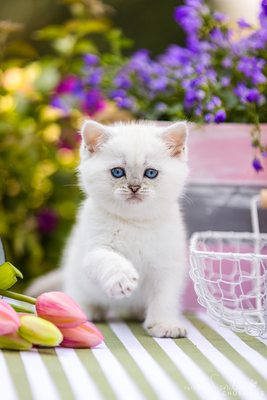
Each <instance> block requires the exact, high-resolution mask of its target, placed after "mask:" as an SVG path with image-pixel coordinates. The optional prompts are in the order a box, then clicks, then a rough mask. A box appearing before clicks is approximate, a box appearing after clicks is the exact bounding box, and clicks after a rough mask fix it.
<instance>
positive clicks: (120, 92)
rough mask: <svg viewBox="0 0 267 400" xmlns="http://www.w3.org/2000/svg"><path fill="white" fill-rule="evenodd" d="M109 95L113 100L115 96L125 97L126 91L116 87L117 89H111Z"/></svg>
mask: <svg viewBox="0 0 267 400" xmlns="http://www.w3.org/2000/svg"><path fill="white" fill-rule="evenodd" d="M109 95H110V98H111V99H113V100H114V99H116V98H124V97H126V92H125V90H123V89H117V90H112V91H111V92H110V94H109Z"/></svg>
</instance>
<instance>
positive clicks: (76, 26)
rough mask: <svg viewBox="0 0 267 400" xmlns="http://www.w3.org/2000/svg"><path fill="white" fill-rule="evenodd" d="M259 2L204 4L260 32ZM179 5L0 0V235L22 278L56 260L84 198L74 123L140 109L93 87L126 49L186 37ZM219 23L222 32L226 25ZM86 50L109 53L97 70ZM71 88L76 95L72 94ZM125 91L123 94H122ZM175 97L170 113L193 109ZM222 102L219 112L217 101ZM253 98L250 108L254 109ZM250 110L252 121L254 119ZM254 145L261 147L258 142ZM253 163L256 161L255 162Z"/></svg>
mask: <svg viewBox="0 0 267 400" xmlns="http://www.w3.org/2000/svg"><path fill="white" fill-rule="evenodd" d="M190 1H191V3H192V4H193V3H194V0H188V1H187V3H190ZM195 2H196V3H197V0H195ZM261 3H262V1H261V0H234V1H233V0H210V1H209V2H208V5H209V6H212V7H213V8H214V10H215V11H216V12H218V13H226V14H227V15H228V16H229V21H228V22H227V23H228V27H233V28H234V29H236V26H237V24H236V20H237V19H240V18H245V20H246V21H247V23H248V24H250V25H251V26H253V30H254V31H255V30H257V29H258V28H259V27H260V25H259V20H258V15H259V12H260V8H261ZM182 4H184V3H183V1H182V0H168V1H165V2H163V1H161V0H127V1H125V0H105V2H101V1H100V0H65V1H55V0H9V1H5V0H0V18H1V21H0V79H1V87H0V235H1V236H2V238H3V241H4V245H5V248H6V253H7V259H8V261H10V262H11V263H13V264H14V265H15V266H16V267H17V268H19V269H20V270H21V271H22V272H23V274H24V278H25V279H24V283H26V282H27V281H28V280H30V279H32V278H34V277H36V276H38V275H40V274H42V273H44V272H46V271H49V270H51V269H53V268H55V267H56V266H57V265H58V262H59V258H60V255H61V251H62V247H63V246H64V243H65V241H66V238H67V236H68V233H69V231H70V229H71V226H72V225H73V223H74V220H75V215H76V210H77V207H78V205H79V203H80V201H81V199H82V198H83V195H82V193H81V192H80V190H79V189H78V186H77V178H76V175H75V168H76V167H77V165H78V161H79V156H78V148H79V141H80V138H79V135H78V134H77V133H76V132H77V131H78V129H79V126H80V125H81V121H82V119H83V116H84V115H87V116H89V117H94V118H95V117H96V116H97V118H98V120H99V121H101V122H111V121H113V120H118V119H120V120H121V119H122V120H123V119H127V120H128V119H133V118H135V116H137V117H139V115H138V114H136V115H135V114H134V106H133V107H132V109H131V110H130V111H131V112H129V110H128V109H129V108H130V107H128V108H127V107H126V106H125V107H124V108H123V107H122V108H120V107H118V102H117V103H116V102H115V103H114V102H112V101H106V100H105V99H104V98H103V96H102V94H101V93H100V92H99V90H98V89H97V88H96V82H99V79H101V78H99V76H101V73H102V72H101V68H103V66H104V67H105V66H109V67H110V76H111V77H110V78H109V77H108V76H105V79H104V83H105V84H106V85H107V86H108V85H111V83H110V82H111V81H112V79H113V77H114V76H115V75H114V74H115V73H116V71H118V68H122V67H123V66H124V65H125V64H126V62H127V56H129V55H130V54H132V53H134V52H136V51H137V50H140V49H144V48H145V49H148V50H149V52H150V53H149V54H150V56H151V58H153V57H156V56H157V55H160V54H162V53H163V52H164V51H165V50H166V48H168V46H169V45H171V44H172V43H175V45H179V46H185V45H186V33H185V31H184V30H183V29H182V28H181V26H179V25H178V24H177V21H175V19H174V17H173V16H174V9H175V8H176V7H178V6H180V5H182ZM204 11H205V10H204ZM205 13H206V14H207V12H206V11H205V12H204V17H203V18H204V19H205V18H206V17H205V15H206V14H205ZM218 15H219V14H218ZM212 21H213V22H211V20H210V19H207V18H206V22H205V21H204V22H205V24H206V25H205V29H209V30H212V29H214V27H217V25H216V24H220V22H218V21H219V17H218V21H217V22H216V21H215V22H214V20H212ZM204 22H203V24H204ZM212 24H213V25H212ZM214 24H215V25H214ZM203 26H204V25H203ZM218 26H220V25H218ZM216 29H217V28H216ZM220 29H222V32H223V34H225V32H226V30H225V28H224V27H222V28H220ZM227 29H228V28H227ZM203 32H204V35H206V31H203ZM207 32H208V30H207ZM250 32H251V31H250ZM187 33H188V32H187ZM218 49H219V45H218ZM219 51H220V49H219V50H218V54H219ZM88 54H95V55H97V57H100V56H101V57H102V55H103V57H102V58H101V60H102V67H101V68H98V67H97V66H96V68H95V70H94V71H93V72H92V70H91V69H90V68H91V67H92V66H93V65H95V63H97V61H95V60H94V59H92V58H90V57H89V58H86V55H88ZM140 54H141V55H140ZM144 54H145V53H139V56H138V57H140V59H141V58H142V57H145V56H144ZM216 54H217V53H216ZM218 57H220V58H219V59H220V60H221V59H222V56H221V55H220V54H219V56H218ZM84 60H85V61H84ZM84 62H85V64H86V68H87V70H85V69H84ZM149 63H150V64H149V65H152V67H153V68H154V67H155V68H156V67H158V66H156V65H155V66H154V64H153V63H152V62H151V61H150V60H149ZM259 68H263V64H262V65H260V66H259ZM224 70H225V68H221V71H222V74H223V73H224V72H223V71H224ZM85 72H86V74H87V75H88V76H89V75H90V74H91V75H90V78H91V83H90V84H91V88H92V90H91V91H90V96H89V97H88V96H87V97H86V96H85V98H83V102H82V103H81V101H80V100H79V101H80V102H79V103H78V102H77V103H75V101H76V100H75V96H76V97H79V96H78V94H79V93H81V96H84V93H82V90H83V91H84V90H85V89H84V88H88V85H90V84H89V83H88V82H83V85H84V86H83V88H81V87H80V86H79V85H80V84H81V82H80V81H77V79H76V76H83V75H86V74H85ZM160 74H161V72H160V73H159V75H160ZM177 76H178V75H177ZM159 77H160V76H159ZM222 77H224V76H223V75H222ZM120 78H121V77H120ZM224 78H225V77H224ZM233 79H237V78H235V76H234V78H233ZM93 80H94V81H93ZM158 83H159V82H158ZM94 85H95V86H94ZM121 85H123V83H122V84H121ZM207 90H208V89H207ZM261 90H263V89H261ZM264 90H265V89H264ZM161 91H164V90H162V89H161ZM70 92H71V93H72V95H73V96H72V97H71V96H69V97H68V94H69V93H70ZM77 93H78V94H77ZM110 93H111V92H110ZM177 93H178V94H177V95H175V96H184V93H185V92H184V89H183V88H182V89H181V88H178V89H177ZM61 95H63V97H60V96H61ZM64 96H65V97H64ZM116 96H117V97H118V95H117V94H116ZM135 96H136V98H137V100H139V99H138V95H135ZM227 96H228V97H229V93H228V94H227V93H226V95H225V99H226V101H228V97H227ZM113 97H114V98H115V100H116V98H117V97H115V95H114V96H113ZM119 97H120V101H121V100H124V98H123V95H120V96H119ZM141 97H142V96H141ZM73 99H74V100H73ZM173 99H174V100H175V101H174V103H175V104H174V105H173V107H172V112H173V114H172V118H171V119H175V118H176V119H177V118H184V117H187V118H190V117H191V116H192V115H193V114H192V113H191V114H190V112H189V113H188V115H187V114H185V111H184V108H183V106H182V105H181V104H182V100H179V99H180V98H179V97H173ZM181 99H182V97H181ZM67 100H68V101H69V103H68V104H67ZM141 100H142V102H141V103H140V104H141V106H140V107H143V109H145V107H146V106H147V107H148V105H147V99H146V98H145V99H141ZM128 101H129V99H128ZM153 101H154V100H153ZM155 101H156V100H155ZM162 101H163V100H162ZM162 101H159V100H157V102H154V103H151V104H152V106H151V104H150V103H149V107H152V109H153V110H154V109H155V104H156V106H157V107H158V111H157V112H159V111H160V107H161V112H163V111H164V110H163V108H164V107H166V105H165V104H164V103H162ZM164 101H165V100H164ZM253 101H254V100H253ZM229 102H230V103H229V104H231V105H232V106H233V107H234V106H235V104H236V103H234V102H233V99H231V98H230V100H229ZM69 104H70V105H69ZM227 104H228V103H227ZM239 106H240V105H238V107H239ZM241 106H242V107H243V105H241ZM248 106H249V107H250V106H251V105H250V104H248ZM149 107H148V108H149ZM214 107H215V106H214ZM216 107H217V108H216V110H217V111H218V110H219V108H220V105H218V104H217V105H216ZM242 107H241V108H240V107H239V109H238V110H239V111H238V112H240V110H241V111H242V113H243V114H242V115H241V114H238V112H237V113H236V115H240V116H241V117H240V118H241V122H243V121H244V122H247V120H246V118H247V115H250V114H249V112H247V111H246V110H247V109H244V107H243V108H242ZM251 107H252V106H251ZM253 107H254V108H253V109H251V110H252V111H253V110H254V111H253V113H254V114H253V113H252V114H251V115H252V117H253V116H255V115H256V114H255V110H256V108H255V104H253ZM84 109H86V112H84ZM103 109H104V110H105V115H104V116H103V115H102V114H101V112H102V111H103ZM162 110H163V111H162ZM265 110H266V109H265ZM219 111H220V110H219ZM264 112H265V111H264ZM107 114H108V116H107ZM265 114H266V113H265ZM196 115H197V112H195V116H196ZM244 115H245V116H246V117H244ZM144 117H146V118H150V119H157V118H159V119H160V118H161V114H159V113H158V114H156V113H154V111H153V112H151V111H148V112H147V114H144ZM243 117H244V118H243ZM252 117H251V118H252ZM221 118H222V117H221ZM224 118H225V117H224ZM242 118H243V120H242ZM253 118H254V117H253ZM253 118H252V120H249V121H250V122H255V121H254V120H253ZM163 119H168V115H167V114H166V115H165V117H164V118H163ZM203 121H204V120H203V119H202V122H203ZM255 140H258V139H257V138H256V139H255ZM254 146H255V148H257V147H259V146H260V144H259V141H257V142H255V143H254ZM261 150H262V152H263V148H262V149H261ZM254 167H255V166H254ZM256 167H257V168H258V169H260V165H259V164H257V165H256Z"/></svg>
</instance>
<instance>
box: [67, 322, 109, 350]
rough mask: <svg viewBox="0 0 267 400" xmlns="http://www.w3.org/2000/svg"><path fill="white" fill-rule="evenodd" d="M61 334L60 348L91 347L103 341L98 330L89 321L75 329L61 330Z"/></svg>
mask: <svg viewBox="0 0 267 400" xmlns="http://www.w3.org/2000/svg"><path fill="white" fill-rule="evenodd" d="M61 332H62V333H63V336H64V338H63V341H62V342H61V343H60V346H63V347H76V348H77V347H93V346H96V345H98V344H100V343H101V342H102V340H104V339H105V338H104V336H103V335H102V333H101V332H100V330H99V329H97V327H96V326H94V325H93V324H92V323H91V322H89V321H86V322H85V323H84V324H82V325H80V326H77V327H76V328H71V329H61Z"/></svg>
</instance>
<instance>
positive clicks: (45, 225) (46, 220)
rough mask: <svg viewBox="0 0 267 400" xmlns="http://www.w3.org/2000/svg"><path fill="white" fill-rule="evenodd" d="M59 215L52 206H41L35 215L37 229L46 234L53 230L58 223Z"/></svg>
mask: <svg viewBox="0 0 267 400" xmlns="http://www.w3.org/2000/svg"><path fill="white" fill-rule="evenodd" d="M58 221H59V216H58V214H57V213H56V211H55V210H54V209H53V208H49V207H46V208H43V209H42V210H40V211H39V213H38V215H37V222H38V228H39V230H40V231H41V232H42V233H44V234H48V233H51V232H53V231H54V230H55V229H56V227H57V224H58Z"/></svg>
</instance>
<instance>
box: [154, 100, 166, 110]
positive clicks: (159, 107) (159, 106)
mask: <svg viewBox="0 0 267 400" xmlns="http://www.w3.org/2000/svg"><path fill="white" fill-rule="evenodd" d="M155 108H156V110H158V111H160V112H164V111H166V110H167V108H168V107H167V104H165V103H162V102H161V101H159V102H158V103H156V104H155Z"/></svg>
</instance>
